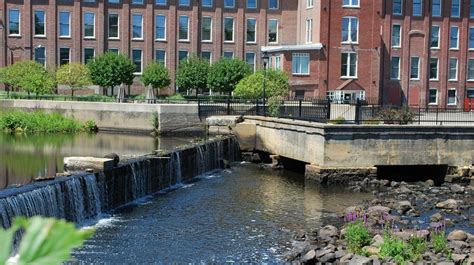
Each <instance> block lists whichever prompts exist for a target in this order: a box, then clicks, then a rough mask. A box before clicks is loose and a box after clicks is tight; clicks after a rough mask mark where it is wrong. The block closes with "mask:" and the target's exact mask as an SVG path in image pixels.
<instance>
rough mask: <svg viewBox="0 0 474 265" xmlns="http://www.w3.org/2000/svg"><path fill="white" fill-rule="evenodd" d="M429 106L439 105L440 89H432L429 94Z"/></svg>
mask: <svg viewBox="0 0 474 265" xmlns="http://www.w3.org/2000/svg"><path fill="white" fill-rule="evenodd" d="M428 104H429V105H437V104H438V89H436V88H430V90H429V92H428Z"/></svg>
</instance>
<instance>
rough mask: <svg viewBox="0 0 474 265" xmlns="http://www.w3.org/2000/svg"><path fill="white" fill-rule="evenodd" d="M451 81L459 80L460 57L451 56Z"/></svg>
mask: <svg viewBox="0 0 474 265" xmlns="http://www.w3.org/2000/svg"><path fill="white" fill-rule="evenodd" d="M448 79H449V81H456V80H458V59H457V58H450V59H449V76H448Z"/></svg>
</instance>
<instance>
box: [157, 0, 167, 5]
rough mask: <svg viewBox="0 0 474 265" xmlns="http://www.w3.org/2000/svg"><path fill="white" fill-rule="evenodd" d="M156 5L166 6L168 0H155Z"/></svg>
mask: <svg viewBox="0 0 474 265" xmlns="http://www.w3.org/2000/svg"><path fill="white" fill-rule="evenodd" d="M155 3H156V5H158V6H165V5H166V0H155Z"/></svg>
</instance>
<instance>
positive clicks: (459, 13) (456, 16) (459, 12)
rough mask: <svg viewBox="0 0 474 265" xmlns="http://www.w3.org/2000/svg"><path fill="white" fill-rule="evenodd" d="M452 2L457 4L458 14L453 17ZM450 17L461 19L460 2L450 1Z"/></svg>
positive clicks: (458, 0) (459, 0)
mask: <svg viewBox="0 0 474 265" xmlns="http://www.w3.org/2000/svg"><path fill="white" fill-rule="evenodd" d="M454 1H457V3H458V10H457V12H458V14H457V15H453V11H454ZM450 15H451V17H452V18H460V17H461V0H451V14H450Z"/></svg>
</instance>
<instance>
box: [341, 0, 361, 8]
mask: <svg viewBox="0 0 474 265" xmlns="http://www.w3.org/2000/svg"><path fill="white" fill-rule="evenodd" d="M345 1H346V0H343V1H342V7H351V8H352V7H360V0H348V1H349V4H344V2H345ZM354 2H356V4H354Z"/></svg>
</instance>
